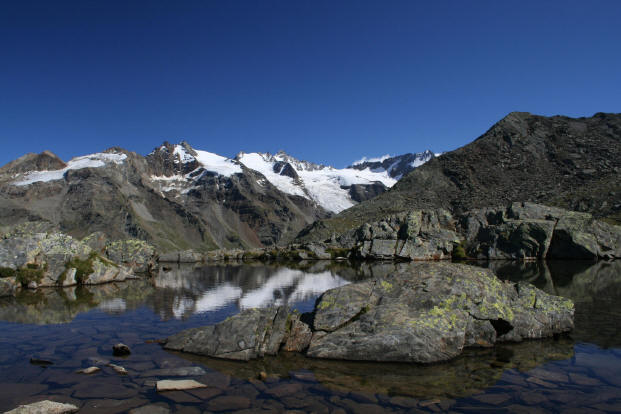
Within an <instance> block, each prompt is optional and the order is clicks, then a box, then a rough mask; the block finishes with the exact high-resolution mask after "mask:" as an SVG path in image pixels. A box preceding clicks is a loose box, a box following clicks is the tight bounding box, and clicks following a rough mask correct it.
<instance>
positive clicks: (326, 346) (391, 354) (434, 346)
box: [165, 263, 574, 363]
mask: <svg viewBox="0 0 621 414" xmlns="http://www.w3.org/2000/svg"><path fill="white" fill-rule="evenodd" d="M411 269H412V267H410V270H409V271H407V272H404V271H398V272H396V273H394V274H392V275H390V276H384V277H378V278H376V279H373V280H368V281H364V282H360V283H355V284H349V285H345V286H341V287H338V288H335V289H331V290H328V291H326V292H325V293H324V294H323V295H322V296H321V297H320V299H319V300H318V301H317V304H316V306H315V310H314V313H313V317H305V318H303V319H304V321H303V320H302V318H300V317H298V315H297V314H289V312H288V311H287V310H286V309H284V308H282V307H280V308H267V309H250V310H246V311H243V312H242V313H240V314H238V315H236V316H233V317H231V318H229V319H227V320H225V321H224V322H221V323H219V324H217V325H213V326H207V327H202V328H195V329H190V330H187V331H184V332H181V333H179V334H177V335H175V336H172V337H170V338H168V340H167V342H166V345H165V347H166V348H167V349H172V350H179V351H185V352H191V353H195V354H200V355H207V356H212V357H218V358H226V359H241V360H249V359H253V358H257V357H261V356H263V355H265V354H274V353H276V352H278V349H279V348H280V347H281V345H282V344H285V347H284V348H285V349H286V350H295V351H300V352H304V350H306V349H307V350H306V355H307V356H309V357H314V358H329V359H345V360H368V361H410V362H420V363H430V362H436V361H443V360H448V359H451V358H454V357H456V356H457V355H459V354H460V353H461V352H462V350H463V348H464V347H467V346H491V345H493V344H494V343H496V342H497V341H521V340H523V339H531V338H543V337H548V336H552V335H554V334H558V333H562V332H567V331H569V330H571V329H572V328H573V314H574V307H573V302H571V301H570V300H568V299H563V298H560V297H557V296H551V295H548V294H547V293H545V292H543V291H541V290H539V289H536V288H535V287H533V286H530V285H527V284H514V283H510V282H502V281H500V280H499V279H498V278H497V277H496V276H495V275H494V274H493V273H492V272H491V271H490V270H488V269H482V268H478V267H474V266H466V265H459V264H451V263H419V264H416V265H414V272H412V270H411ZM310 320H312V322H309V323H310V324H311V325H312V326H310V325H307V324H306V322H307V321H310ZM287 321H288V323H287ZM309 340H310V343H309V342H308V341H309Z"/></svg>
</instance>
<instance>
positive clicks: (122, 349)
mask: <svg viewBox="0 0 621 414" xmlns="http://www.w3.org/2000/svg"><path fill="white" fill-rule="evenodd" d="M131 353H132V351H131V350H130V349H129V347H128V346H127V345H125V344H122V343H118V344H116V345H114V346H113V347H112V355H114V356H124V355H129V354H131Z"/></svg>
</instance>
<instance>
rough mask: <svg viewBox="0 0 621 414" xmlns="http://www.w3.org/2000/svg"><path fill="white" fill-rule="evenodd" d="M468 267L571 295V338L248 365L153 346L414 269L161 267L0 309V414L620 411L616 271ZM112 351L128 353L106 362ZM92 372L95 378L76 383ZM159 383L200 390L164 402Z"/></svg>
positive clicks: (620, 280) (534, 265)
mask: <svg viewBox="0 0 621 414" xmlns="http://www.w3.org/2000/svg"><path fill="white" fill-rule="evenodd" d="M471 265H473V266H483V267H490V268H492V269H493V270H494V271H495V272H496V274H497V275H498V277H499V278H501V279H504V280H507V279H508V280H512V281H516V282H517V281H528V282H530V283H532V284H533V285H535V286H537V287H538V288H541V289H543V290H544V291H546V292H548V293H551V294H555V295H560V296H564V297H568V298H571V299H572V300H573V301H574V302H575V304H576V313H575V329H574V331H573V332H572V333H571V334H569V335H563V336H560V337H557V338H550V339H545V340H533V341H525V342H521V343H502V344H499V345H496V346H495V347H492V348H476V349H467V350H466V351H465V352H464V353H463V354H462V355H461V356H460V357H458V358H456V359H454V360H451V361H449V362H445V363H438V364H432V365H416V364H409V363H374V362H343V361H329V360H317V359H310V358H306V357H304V356H301V355H299V354H289V353H283V352H281V353H280V354H279V355H278V356H275V357H267V358H265V359H261V360H256V361H250V362H231V361H224V360H216V359H210V358H203V357H198V356H194V355H188V354H181V353H173V352H169V351H166V350H164V349H163V348H162V347H161V345H160V344H159V343H158V342H157V340H158V339H162V338H165V337H167V336H169V335H172V334H174V333H177V332H179V331H181V330H183V329H187V328H191V327H197V326H202V325H208V324H214V323H217V322H220V321H222V320H224V319H225V318H227V317H228V316H230V315H233V314H236V313H238V312H239V311H240V310H242V309H246V308H253V307H265V306H271V305H288V306H289V307H291V308H293V309H298V310H299V311H300V312H308V311H311V310H312V309H313V306H314V303H315V300H316V299H317V298H318V297H319V296H320V295H321V293H322V292H324V291H325V290H327V289H330V288H334V287H337V286H341V285H344V284H347V283H352V282H355V281H359V280H364V279H366V278H371V277H375V276H381V275H389V274H390V273H391V272H394V271H395V270H396V269H397V268H407V267H408V266H410V264H408V263H392V262H390V263H386V262H379V263H377V262H376V263H366V262H364V263H350V262H346V261H345V262H338V261H326V262H323V261H315V262H306V263H304V262H302V263H297V264H292V265H283V264H269V263H268V264H266V263H251V264H249V263H223V264H212V265H198V266H194V265H178V264H162V265H161V267H160V269H159V272H158V273H157V274H156V275H154V276H153V277H152V278H148V279H146V278H145V279H140V280H131V281H127V282H123V283H118V284H106V285H99V286H79V287H72V288H65V289H60V288H59V289H52V288H48V289H41V288H40V289H38V290H36V291H21V292H20V293H19V294H18V296H17V297H16V298H0V339H1V340H0V412H4V411H6V410H10V409H12V408H15V407H17V406H18V405H20V404H27V403H31V402H36V401H40V400H45V399H49V400H53V401H58V402H68V403H73V404H75V405H77V406H78V407H80V411H79V412H80V413H122V412H130V411H132V410H134V411H133V412H137V413H149V412H152V413H159V412H168V411H167V410H169V412H180V413H204V412H252V413H260V412H274V413H278V412H290V413H300V412H313V413H383V412H389V413H392V412H395V413H405V412H413V413H417V412H455V413H480V412H493V413H503V412H507V413H531V414H532V413H546V412H551V413H557V412H558V413H561V412H562V413H571V412H576V413H606V412H621V262H620V261H617V262H597V263H593V262H585V261H581V262H577V261H576V262H574V261H564V262H487V263H471ZM119 342H122V343H124V344H126V345H128V346H129V347H130V348H131V355H129V356H126V357H115V356H113V355H112V346H113V345H114V344H116V343H119ZM108 362H111V363H113V364H116V365H120V366H122V367H124V368H125V369H126V370H127V374H126V375H120V374H119V373H117V372H115V371H114V370H113V369H112V368H111V367H109V366H107V365H106V364H107V363H108ZM92 365H99V366H100V367H101V370H100V371H98V372H96V373H93V374H90V375H85V374H78V373H76V371H77V370H80V369H84V368H86V367H90V366H92ZM161 379H194V380H197V381H199V382H201V383H203V384H206V385H208V387H207V388H202V389H196V390H189V391H171V392H162V393H158V392H157V391H156V388H155V384H156V382H157V381H158V380H161ZM145 406H147V407H145ZM140 407H143V408H142V409H139V408H140ZM137 409H138V410H137Z"/></svg>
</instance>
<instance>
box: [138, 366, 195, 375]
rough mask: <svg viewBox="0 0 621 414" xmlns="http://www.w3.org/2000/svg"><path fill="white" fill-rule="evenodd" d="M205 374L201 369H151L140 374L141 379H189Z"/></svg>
mask: <svg viewBox="0 0 621 414" xmlns="http://www.w3.org/2000/svg"><path fill="white" fill-rule="evenodd" d="M205 374H206V372H205V370H204V369H202V368H201V367H179V368H162V369H152V370H150V371H146V372H143V373H142V374H140V376H141V377H191V376H194V375H196V376H198V375H205Z"/></svg>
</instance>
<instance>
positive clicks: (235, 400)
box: [207, 395, 250, 411]
mask: <svg viewBox="0 0 621 414" xmlns="http://www.w3.org/2000/svg"><path fill="white" fill-rule="evenodd" d="M245 408H250V399H248V398H246V397H242V396H237V395H225V396H222V397H216V398H214V399H213V400H210V401H209V403H208V404H207V409H208V410H211V411H229V410H243V409H245Z"/></svg>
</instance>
